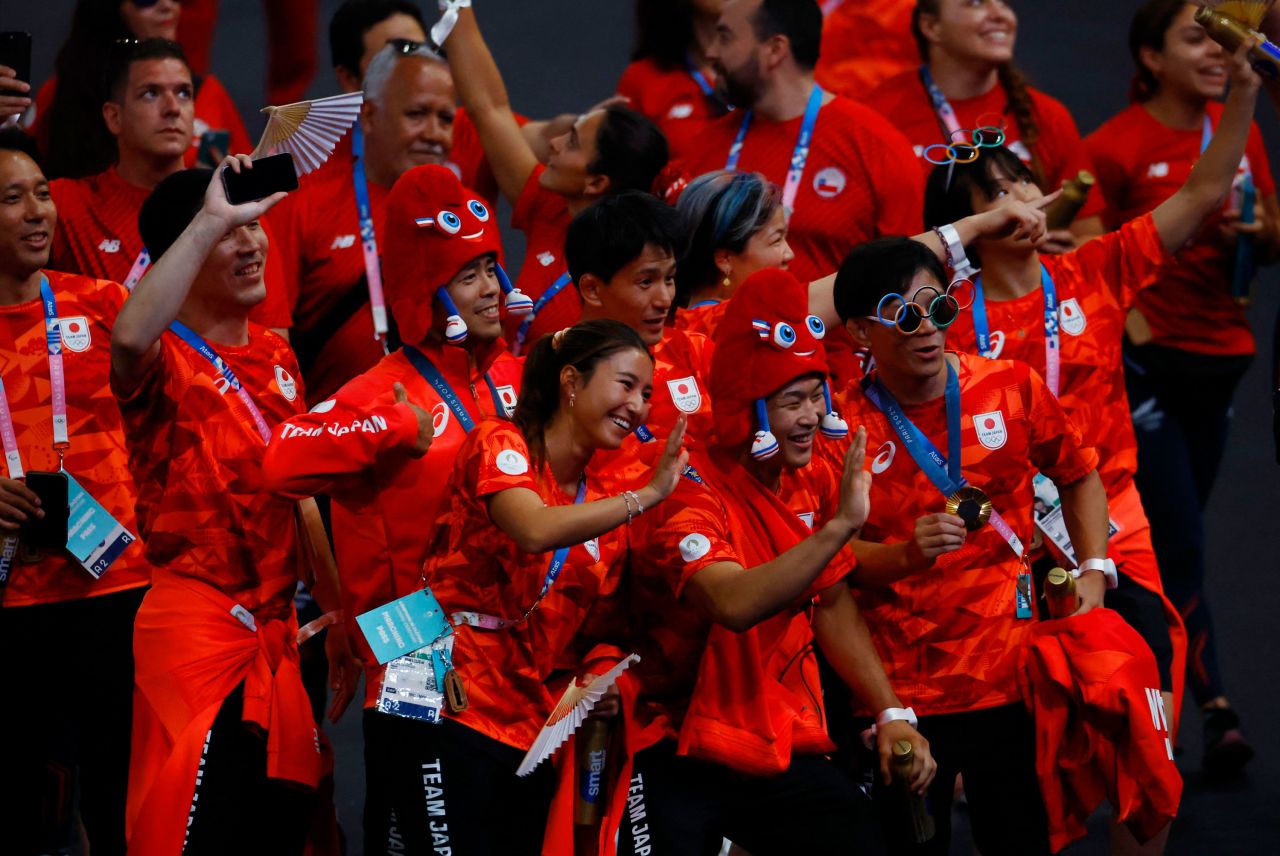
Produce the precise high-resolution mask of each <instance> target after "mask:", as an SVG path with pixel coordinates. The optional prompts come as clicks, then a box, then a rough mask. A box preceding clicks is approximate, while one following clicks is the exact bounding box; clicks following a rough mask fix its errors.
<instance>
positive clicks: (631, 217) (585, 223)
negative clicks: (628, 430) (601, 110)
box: [565, 191, 715, 467]
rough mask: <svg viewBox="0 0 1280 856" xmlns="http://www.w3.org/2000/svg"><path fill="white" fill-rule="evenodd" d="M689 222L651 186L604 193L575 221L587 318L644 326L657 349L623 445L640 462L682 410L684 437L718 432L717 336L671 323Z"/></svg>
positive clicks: (572, 239)
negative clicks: (714, 394) (713, 376)
mask: <svg viewBox="0 0 1280 856" xmlns="http://www.w3.org/2000/svg"><path fill="white" fill-rule="evenodd" d="M684 236H685V232H684V223H683V222H682V220H681V218H680V215H679V214H678V213H677V212H676V211H675V210H674V209H673V208H671V206H669V205H667V204H666V203H664V202H662V201H660V200H659V199H658V198H657V197H655V196H652V195H650V194H648V193H639V192H636V191H632V192H628V193H619V194H616V195H615V196H611V197H609V198H607V199H603V200H601V201H600V202H598V203H596V204H595V205H593V206H591V207H590V208H588V209H587V210H585V211H583V212H582V213H581V214H579V215H578V216H577V217H575V218H573V223H571V224H570V226H569V234H568V237H567V239H566V240H565V258H566V259H567V260H568V262H569V271H570V273H571V274H572V275H573V281H574V285H575V287H576V288H577V290H578V293H579V294H581V296H582V317H583V319H584V320H594V319H602V318H607V319H609V320H612V321H620V322H622V323H623V324H626V325H627V326H628V327H630V328H631V329H633V330H635V331H636V332H637V333H638V334H640V338H641V339H643V340H644V343H645V345H646V346H648V347H649V348H650V349H651V350H652V353H653V361H654V368H653V398H652V399H650V401H649V416H648V419H647V420H646V422H645V424H644V425H642V426H634V427H635V436H633V437H632V438H630V439H629V440H628V441H627V443H626V444H625V445H624V446H623V452H622V454H621V456H620V457H622V458H623V459H624V460H625V459H632V464H633V465H634V466H638V467H643V466H645V465H646V463H651V462H652V458H653V456H654V455H656V454H657V450H658V449H661V442H659V441H662V440H665V439H666V438H667V436H668V435H669V434H670V433H671V431H672V430H673V429H674V428H675V426H676V423H677V421H678V420H679V418H680V417H681V416H683V417H685V419H686V421H687V422H688V426H689V427H688V431H687V433H686V440H685V442H686V443H688V444H689V445H690V446H691V447H693V446H697V445H699V444H702V443H706V442H709V441H710V439H711V435H712V434H713V433H714V424H715V423H714V422H713V421H712V418H711V398H710V395H709V390H708V389H707V384H706V381H705V380H704V378H705V375H706V371H707V368H708V367H709V366H710V364H711V342H710V340H708V339H707V337H706V336H703V335H701V334H699V333H686V332H684V331H682V330H675V329H672V328H671V327H669V326H667V317H668V315H669V314H670V312H671V302H672V299H673V298H674V297H675V276H676V258H675V251H676V248H678V247H680V246H681V245H682V244H683V243H684Z"/></svg>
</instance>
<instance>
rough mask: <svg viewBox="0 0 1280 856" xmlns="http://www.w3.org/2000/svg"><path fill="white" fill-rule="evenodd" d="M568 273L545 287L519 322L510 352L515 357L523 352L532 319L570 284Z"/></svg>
mask: <svg viewBox="0 0 1280 856" xmlns="http://www.w3.org/2000/svg"><path fill="white" fill-rule="evenodd" d="M571 281H572V280H571V278H570V276H569V272H568V271H565V272H564V273H562V274H560V276H559V278H557V279H556V281H555V282H553V283H551V285H549V286H547V290H546V291H544V292H542V296H541V297H539V298H538V299H537V300H535V301H534V302H533V308H532V309H531V310H529V314H528V315H526V316H525V317H524V320H523V321H521V322H520V327H519V328H518V329H517V330H516V341H515V345H514V347H512V349H511V350H512V352H513V353H515V354H516V355H517V356H519V355H520V353H521V352H523V351H524V341H525V339H526V338H528V336H529V328H531V327H532V326H533V319H534V318H536V317H538V313H539V312H541V311H542V307H544V306H546V305H547V304H548V303H550V302H551V299H552V298H553V297H555V296H556V295H557V294H559V293H560V292H561V291H563V290H564V287H565V286H566V285H568V284H569V283H570V282H571Z"/></svg>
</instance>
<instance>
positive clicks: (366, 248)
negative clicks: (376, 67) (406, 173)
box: [351, 122, 389, 350]
mask: <svg viewBox="0 0 1280 856" xmlns="http://www.w3.org/2000/svg"><path fill="white" fill-rule="evenodd" d="M351 154H353V155H354V156H355V163H354V164H352V168H351V176H352V184H353V185H354V189H355V193H356V214H357V215H358V216H359V218H360V251H361V253H362V254H363V256H364V278H365V282H366V283H367V284H368V286H369V308H370V310H371V311H372V313H373V336H374V338H375V339H377V340H379V341H380V342H382V343H383V349H384V350H385V348H386V341H387V331H388V329H389V328H388V325H387V301H386V298H385V297H384V296H383V292H382V263H381V262H380V261H379V260H378V236H377V235H376V234H375V233H374V231H373V207H372V206H371V205H370V204H369V180H368V177H367V176H366V175H365V172H364V134H363V133H362V132H361V130H360V123H359V122H357V123H356V124H355V127H353V128H352V129H351Z"/></svg>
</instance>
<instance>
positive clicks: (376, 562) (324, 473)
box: [265, 342, 522, 705]
mask: <svg viewBox="0 0 1280 856" xmlns="http://www.w3.org/2000/svg"><path fill="white" fill-rule="evenodd" d="M423 352H424V353H425V355H426V356H427V357H428V358H429V359H430V360H431V362H432V364H434V365H435V366H436V368H437V369H439V370H440V373H441V375H442V376H443V377H444V378H445V380H446V381H447V382H448V383H449V386H450V387H451V388H452V389H453V390H454V391H455V392H456V393H457V395H458V396H459V398H460V399H461V400H462V402H463V403H464V406H465V407H466V409H467V411H468V413H469V415H470V416H471V418H472V419H473V420H475V421H477V422H478V421H479V420H480V419H482V418H484V417H490V416H501V417H504V418H508V417H510V415H511V413H512V412H513V411H514V410H515V404H516V396H517V394H518V393H519V389H520V373H521V369H522V364H521V362H520V361H519V360H516V359H514V358H513V357H512V356H511V355H510V354H508V353H507V351H506V348H505V347H504V346H503V345H502V343H501V342H499V343H496V344H495V345H492V346H490V347H489V348H487V349H485V350H483V351H480V352H479V353H477V354H476V359H477V363H475V364H473V363H472V359H471V357H472V354H473V352H472V351H468V350H464V349H462V348H455V347H453V346H450V345H445V346H437V347H434V348H432V347H428V346H423ZM486 374H487V375H488V380H489V381H492V383H493V387H492V388H490V386H489V384H488V383H487V382H486V379H485V375H486ZM396 383H401V384H403V385H404V388H405V393H406V395H407V396H408V398H409V401H410V402H412V403H413V404H415V405H417V406H418V407H421V408H422V409H423V410H425V411H427V412H428V413H430V414H431V415H432V418H433V424H434V428H435V437H434V438H433V439H432V441H431V449H430V451H429V452H428V453H427V454H426V455H425V456H424V457H421V458H416V459H415V458H413V457H411V456H410V455H409V452H410V451H411V450H412V449H413V447H414V445H415V444H416V443H417V440H418V419H417V416H416V415H415V414H414V412H413V410H411V409H410V408H409V406H408V405H405V404H396V403H395V393H394V391H393V387H394V385H395V384H396ZM378 419H381V420H382V422H379V421H378ZM383 423H385V427H383ZM354 426H359V428H356V427H354ZM343 428H349V429H350V430H348V431H345V432H343V431H342V429H343ZM466 436H467V432H466V431H465V430H464V429H463V427H462V423H461V422H459V420H458V419H457V417H456V416H455V415H454V413H453V412H452V411H451V410H450V409H449V407H448V405H446V404H445V403H444V400H443V399H442V398H441V396H440V395H439V393H437V392H436V391H435V388H434V387H432V386H431V384H430V383H428V382H427V380H426V379H425V378H424V377H423V376H422V375H421V374H419V373H418V370H417V369H416V368H414V366H413V364H412V363H410V362H409V360H408V358H407V357H406V356H405V354H404V351H402V350H401V351H396V352H395V353H393V354H391V355H390V356H387V357H384V358H383V359H382V361H381V362H380V363H378V365H376V366H374V367H373V368H372V369H370V370H369V371H367V372H365V373H364V374H362V375H360V376H359V377H357V378H355V379H354V380H351V381H349V382H348V383H347V384H345V385H344V386H343V387H342V389H340V390H338V391H337V393H335V394H334V396H333V398H332V399H330V400H329V401H325V402H322V403H321V404H320V405H318V406H317V407H316V408H315V409H314V410H313V411H312V412H310V413H305V414H302V415H299V416H295V417H293V418H292V419H289V420H288V421H286V422H285V423H283V424H282V425H280V426H279V427H278V428H277V429H276V432H275V437H274V439H273V440H272V442H271V446H270V448H268V450H267V458H266V462H265V469H266V474H267V484H268V487H269V488H270V489H272V490H274V491H277V492H279V493H283V494H285V495H288V496H293V497H295V498H302V497H305V496H312V495H314V494H316V493H327V494H329V495H330V496H331V497H332V498H333V506H332V509H333V543H334V551H335V553H336V558H337V560H338V570H339V571H340V572H343V576H342V597H343V610H344V611H345V613H346V616H347V621H348V623H349V628H350V629H351V631H352V632H351V638H352V639H353V640H356V644H357V646H358V647H359V652H360V655H361V657H362V658H363V659H364V662H365V667H366V669H367V671H366V678H365V691H366V704H368V705H372V704H373V703H374V702H375V701H376V700H377V695H378V691H379V688H380V686H381V678H382V670H381V668H380V667H379V666H378V663H377V660H376V658H374V656H373V652H372V651H371V650H370V649H369V647H368V645H367V644H366V643H365V641H364V636H363V635H362V634H361V633H360V632H358V626H357V625H356V623H355V617H356V616H357V615H360V614H362V613H364V612H367V611H369V610H371V609H375V608H377V607H379V606H382V605H383V604H387V603H390V602H391V601H393V600H395V599H396V598H398V597H403V596H404V595H406V594H409V593H410V592H412V591H414V590H416V589H417V588H418V587H419V586H421V584H422V577H421V574H422V563H423V561H424V560H425V559H426V558H427V548H428V547H429V546H430V544H429V539H430V536H431V528H430V521H432V520H435V519H436V516H437V514H438V513H439V511H440V508H441V505H442V504H443V503H444V502H445V499H446V494H445V488H446V486H447V484H448V479H447V478H446V477H445V475H444V473H446V472H447V471H448V469H449V467H450V466H451V465H452V463H453V460H454V458H455V457H457V454H458V450H459V448H461V446H462V444H463V441H464V440H465V439H466Z"/></svg>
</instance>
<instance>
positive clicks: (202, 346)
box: [169, 318, 271, 443]
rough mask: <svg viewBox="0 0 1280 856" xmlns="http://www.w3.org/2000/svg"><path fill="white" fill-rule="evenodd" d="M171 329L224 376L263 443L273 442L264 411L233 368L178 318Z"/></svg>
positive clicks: (171, 324)
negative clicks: (254, 400) (247, 413)
mask: <svg viewBox="0 0 1280 856" xmlns="http://www.w3.org/2000/svg"><path fill="white" fill-rule="evenodd" d="M169 329H170V330H172V331H173V332H174V333H176V334H177V335H178V337H179V338H181V339H182V341H184V342H186V343H187V344H188V345H190V346H191V347H192V349H194V350H195V352H196V353H198V354H199V355H200V356H202V357H204V358H205V359H206V360H208V361H209V362H210V363H211V364H212V365H213V367H214V368H215V369H217V370H218V373H219V374H221V375H222V379H223V380H225V381H226V382H227V385H228V386H229V387H231V391H232V392H234V393H235V394H236V395H237V396H239V398H240V401H241V402H242V403H243V404H244V406H245V409H246V410H248V411H249V416H250V417H251V418H252V419H253V424H254V427H255V428H257V429H258V434H259V435H261V436H262V442H264V443H269V442H271V428H270V427H268V425H267V420H266V419H264V418H263V416H262V411H261V410H259V409H258V405H256V404H254V403H253V398H251V397H250V395H249V391H248V390H246V389H245V388H244V385H243V384H241V383H240V378H238V377H236V373H235V372H233V371H232V370H231V366H229V365H227V363H226V362H225V361H224V360H223V359H222V357H220V356H218V352H217V351H215V350H214V349H213V347H212V346H210V344H209V343H208V342H206V341H205V340H204V339H203V338H202V337H201V336H200V334H199V333H197V332H196V331H195V330H192V329H191V328H190V327H188V326H187V325H186V324H183V323H182V322H181V321H179V320H177V319H176V318H175V319H174V320H173V321H171V322H170V323H169Z"/></svg>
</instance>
